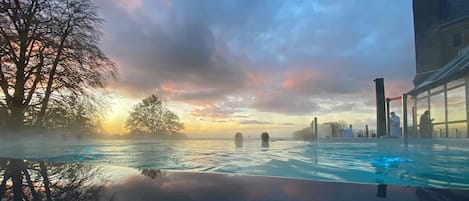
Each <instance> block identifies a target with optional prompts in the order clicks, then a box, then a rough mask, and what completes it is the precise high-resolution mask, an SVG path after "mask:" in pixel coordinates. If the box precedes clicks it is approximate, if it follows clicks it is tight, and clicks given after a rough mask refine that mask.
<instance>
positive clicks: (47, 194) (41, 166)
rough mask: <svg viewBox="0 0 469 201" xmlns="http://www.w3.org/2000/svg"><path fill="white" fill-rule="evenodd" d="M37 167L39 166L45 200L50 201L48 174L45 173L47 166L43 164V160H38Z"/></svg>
mask: <svg viewBox="0 0 469 201" xmlns="http://www.w3.org/2000/svg"><path fill="white" fill-rule="evenodd" d="M39 167H40V168H41V175H42V179H43V182H44V188H45V190H46V197H47V201H51V200H52V193H51V191H50V181H49V175H47V167H46V165H45V164H44V162H40V164H39Z"/></svg>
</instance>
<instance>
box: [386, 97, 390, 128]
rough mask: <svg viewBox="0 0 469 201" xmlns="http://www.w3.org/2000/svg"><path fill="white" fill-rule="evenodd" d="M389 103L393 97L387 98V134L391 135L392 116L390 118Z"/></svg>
mask: <svg viewBox="0 0 469 201" xmlns="http://www.w3.org/2000/svg"><path fill="white" fill-rule="evenodd" d="M389 103H391V99H389V98H386V120H387V121H386V124H387V125H386V127H387V130H386V131H387V132H386V135H388V136H390V135H391V118H389V115H390V114H389V110H390V109H389Z"/></svg>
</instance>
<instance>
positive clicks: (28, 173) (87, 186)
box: [0, 158, 105, 200]
mask: <svg viewBox="0 0 469 201" xmlns="http://www.w3.org/2000/svg"><path fill="white" fill-rule="evenodd" d="M101 171H102V169H101V168H99V167H93V166H88V165H82V164H75V163H69V164H52V163H47V162H33V161H23V160H12V159H1V158H0V180H1V181H2V182H1V186H0V200H94V199H96V198H97V196H98V193H99V192H100V191H101V190H102V188H103V186H104V184H105V182H104V181H105V180H104V178H101V179H100V180H99V184H97V183H96V182H97V181H96V180H95V179H96V176H97V175H101Z"/></svg>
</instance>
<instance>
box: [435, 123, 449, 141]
mask: <svg viewBox="0 0 469 201" xmlns="http://www.w3.org/2000/svg"><path fill="white" fill-rule="evenodd" d="M432 136H433V137H434V138H439V137H446V126H445V124H437V125H433V133H432Z"/></svg>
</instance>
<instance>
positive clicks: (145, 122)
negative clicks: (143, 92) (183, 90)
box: [126, 95, 184, 135]
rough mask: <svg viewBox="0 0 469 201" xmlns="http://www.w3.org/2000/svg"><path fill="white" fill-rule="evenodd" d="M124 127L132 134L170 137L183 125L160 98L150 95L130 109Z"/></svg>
mask: <svg viewBox="0 0 469 201" xmlns="http://www.w3.org/2000/svg"><path fill="white" fill-rule="evenodd" d="M126 127H127V129H128V130H130V132H131V133H134V134H152V135H171V134H176V132H177V131H179V130H181V129H183V128H184V125H183V124H182V123H180V122H179V117H178V116H177V115H176V114H174V113H173V112H171V111H170V110H169V109H168V108H167V107H166V106H165V105H164V103H163V101H162V100H161V99H160V98H158V97H157V96H156V95H151V96H149V97H147V98H145V99H143V100H142V101H141V102H140V103H138V104H137V105H135V106H134V107H133V108H132V110H131V111H130V115H129V118H128V119H127V121H126Z"/></svg>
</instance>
